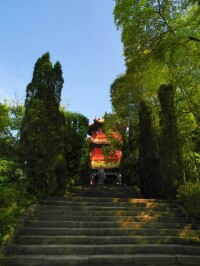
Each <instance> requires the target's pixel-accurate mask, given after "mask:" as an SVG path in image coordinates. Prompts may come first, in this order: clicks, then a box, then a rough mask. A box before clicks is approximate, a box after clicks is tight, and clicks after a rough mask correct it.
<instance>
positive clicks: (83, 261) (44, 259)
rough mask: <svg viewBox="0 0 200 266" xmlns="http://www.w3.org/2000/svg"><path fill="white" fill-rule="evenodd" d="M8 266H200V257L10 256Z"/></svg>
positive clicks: (6, 262)
mask: <svg viewBox="0 0 200 266" xmlns="http://www.w3.org/2000/svg"><path fill="white" fill-rule="evenodd" d="M4 265H6V266H11V265H12V266H25V265H26V266H27V265H28V266H41V265H48V266H53V265H57V266H59V265H67V266H78V265H79V266H95V265H115V266H125V265H126V266H127V265H128V266H133V265H134V266H139V265H140V266H144V265H145V266H150V265H151V266H156V265H165V266H175V265H179V266H183V265H188V266H194V265H196V266H199V265H200V256H191V255H176V254H173V255H171V254H157V253H156V254H134V255H127V254H118V255H90V256H88V255H85V256H84V255H82V256H80V255H79V256H78V255H75V256H74V255H68V256H67V255H65V256H61V255H59V256H55V255H42V256H37V255H32V256H19V255H15V256H10V257H9V258H7V259H6V260H5V264H4Z"/></svg>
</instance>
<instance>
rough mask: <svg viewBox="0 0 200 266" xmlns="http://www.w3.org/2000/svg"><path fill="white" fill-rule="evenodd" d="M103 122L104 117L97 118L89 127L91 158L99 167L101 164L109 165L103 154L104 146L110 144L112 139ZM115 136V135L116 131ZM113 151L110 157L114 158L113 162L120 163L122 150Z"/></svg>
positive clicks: (93, 163) (94, 166)
mask: <svg viewBox="0 0 200 266" xmlns="http://www.w3.org/2000/svg"><path fill="white" fill-rule="evenodd" d="M103 123H104V119H100V118H95V119H94V122H93V124H91V125H90V126H89V129H88V135H89V136H90V137H89V138H88V141H89V144H90V159H91V163H92V167H93V168H96V167H97V168H98V167H100V166H103V167H109V165H108V164H107V163H106V160H105V156H104V155H103V147H105V146H108V145H109V144H110V141H109V140H108V139H107V137H106V134H105V133H104V132H103ZM113 137H115V134H114V133H113ZM111 153H112V155H111V156H110V159H112V160H111V161H112V163H113V164H117V163H119V162H120V160H121V157H122V155H121V151H115V152H111Z"/></svg>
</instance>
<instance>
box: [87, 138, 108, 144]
mask: <svg viewBox="0 0 200 266" xmlns="http://www.w3.org/2000/svg"><path fill="white" fill-rule="evenodd" d="M88 141H89V142H90V143H94V144H110V141H109V140H107V139H99V138H92V137H90V138H88Z"/></svg>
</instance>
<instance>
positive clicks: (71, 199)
mask: <svg viewBox="0 0 200 266" xmlns="http://www.w3.org/2000/svg"><path fill="white" fill-rule="evenodd" d="M43 200H47V201H53V202H56V201H69V202H83V201H84V202H89V203H90V202H111V203H123V202H124V203H126V202H129V203H167V204H169V202H168V201H167V200H161V199H141V198H116V197H115V198H110V197H109V198H101V197H99V198H98V197H94V198H91V197H88V198H87V197H78V196H75V197H46V198H45V199H43ZM41 201H42V200H41ZM172 205H174V204H172Z"/></svg>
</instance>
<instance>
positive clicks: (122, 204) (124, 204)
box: [40, 200, 172, 208]
mask: <svg viewBox="0 0 200 266" xmlns="http://www.w3.org/2000/svg"><path fill="white" fill-rule="evenodd" d="M40 203H41V204H43V205H56V206H57V205H58V206H60V205H61V206H69V207H76V206H78V207H79V206H83V207H90V208H92V207H115V208H116V207H147V208H150V207H171V206H172V205H171V204H170V203H167V202H148V201H147V202H145V201H144V202H143V201H133V202H93V201H90V202H85V201H82V202H79V201H78V202H77V201H66V200H57V201H53V200H41V201H40Z"/></svg>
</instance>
